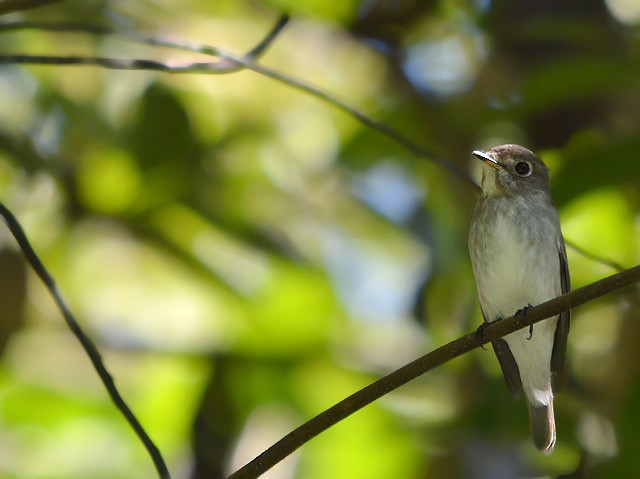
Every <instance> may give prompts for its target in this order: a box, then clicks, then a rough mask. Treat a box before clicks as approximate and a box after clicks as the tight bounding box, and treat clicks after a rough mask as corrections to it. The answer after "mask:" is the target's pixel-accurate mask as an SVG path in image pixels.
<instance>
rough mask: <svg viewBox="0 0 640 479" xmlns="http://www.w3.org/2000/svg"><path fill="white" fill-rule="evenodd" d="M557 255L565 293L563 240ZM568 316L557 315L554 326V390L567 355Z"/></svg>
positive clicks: (560, 381)
mask: <svg viewBox="0 0 640 479" xmlns="http://www.w3.org/2000/svg"><path fill="white" fill-rule="evenodd" d="M558 256H559V258H560V285H561V287H562V294H565V293H568V292H569V289H570V282H569V266H568V263H567V250H566V248H565V246H564V242H563V241H562V242H561V244H560V246H559V247H558ZM570 316H571V312H570V311H565V312H564V313H562V314H560V316H558V325H557V326H556V335H555V339H554V342H553V351H552V353H551V384H552V385H553V390H554V391H556V390H558V389H559V388H560V387H561V386H562V382H563V379H564V358H565V356H566V355H567V337H568V336H569V317H570Z"/></svg>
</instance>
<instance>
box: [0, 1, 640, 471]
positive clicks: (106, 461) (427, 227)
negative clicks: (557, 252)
mask: <svg viewBox="0 0 640 479" xmlns="http://www.w3.org/2000/svg"><path fill="white" fill-rule="evenodd" d="M283 11H286V12H288V13H290V14H291V15H292V21H291V22H290V24H289V25H288V26H287V28H286V29H285V30H284V32H283V33H282V34H281V35H280V36H279V37H278V38H277V39H276V41H275V42H274V44H273V46H272V48H271V49H270V50H269V51H268V52H267V54H266V55H265V56H264V58H263V59H261V62H263V63H264V64H265V65H268V66H270V67H271V68H274V69H276V70H278V71H281V72H283V73H284V74H286V75H289V76H292V77H294V78H297V79H300V80H302V81H304V82H306V83H309V84H311V85H313V86H315V87H316V88H319V89H321V90H324V91H328V92H330V93H332V94H334V95H335V96H337V97H338V98H340V99H341V100H343V101H344V102H346V103H348V104H349V105H352V106H354V107H356V108H358V109H360V110H362V111H363V112H366V113H367V114H368V115H370V116H371V117H372V118H374V119H377V120H381V121H384V122H385V123H387V124H388V125H390V126H392V127H393V128H394V129H396V130H398V131H399V132H401V133H402V134H403V135H405V136H407V137H408V138H410V139H411V140H412V141H413V142H415V143H416V144H417V145H420V146H422V147H424V148H427V149H428V150H429V151H433V152H435V153H436V154H437V155H438V156H439V157H441V158H444V159H446V160H447V161H450V162H453V163H455V164H456V165H458V167H459V168H461V169H463V170H464V171H468V173H469V174H470V175H472V176H473V177H477V173H478V172H477V165H476V164H475V163H474V161H475V160H473V159H472V157H471V156H470V154H469V152H470V151H471V150H472V149H474V148H482V147H489V146H493V145H495V144H499V143H505V142H509V143H520V144H523V145H526V146H528V147H529V148H531V149H534V150H535V151H537V152H539V153H540V155H541V156H542V157H543V159H544V160H545V161H546V162H547V164H548V166H549V167H550V168H551V171H552V189H553V194H554V197H555V199H556V202H557V205H558V207H559V210H560V215H561V220H562V226H563V229H564V232H565V236H566V238H567V239H568V240H570V241H571V242H573V243H574V244H576V245H578V246H580V247H582V248H584V249H585V250H587V251H588V252H590V253H592V254H594V255H597V256H599V257H602V258H605V259H607V260H612V261H614V262H616V263H618V264H620V265H622V266H627V267H629V266H633V265H635V264H637V263H638V262H639V260H640V247H639V243H640V242H639V238H640V231H639V229H640V221H639V220H640V217H639V210H640V195H639V194H638V191H639V189H638V186H639V183H640V181H639V180H640V115H638V111H639V110H640V75H639V73H640V29H639V27H638V22H640V3H638V2H637V1H634V0H608V1H602V0H580V1H578V0H570V1H564V2H556V1H552V0H542V1H536V2H532V1H530V0H516V1H507V0H496V1H491V0H466V1H465V0H439V1H438V0H430V1H417V0H415V1H412V0H396V1H385V0H363V1H357V0H348V1H341V2H335V1H327V0H314V1H304V2H297V1H290V0H268V1H267V0H265V1H259V0H246V1H244V0H235V1H224V0H220V1H216V2H207V1H203V0H190V1H184V0H180V1H178V0H163V1H147V0H140V1H136V2H106V1H100V0H89V1H87V0H82V1H80V0H68V1H61V2H58V3H54V4H51V5H48V6H44V7H42V8H37V9H33V10H29V11H24V12H20V11H19V12H14V13H12V14H9V15H4V16H3V17H2V18H1V19H0V20H2V21H17V20H47V21H57V22H65V21H76V22H86V23H94V24H100V25H107V26H111V27H114V28H118V29H127V30H129V31H137V32H143V33H147V34H153V35H166V36H170V37H175V38H180V39H184V40H192V41H195V42H201V43H207V44H212V45H215V46H218V47H224V48H227V49H229V50H231V51H234V52H237V53H241V52H243V51H246V50H247V49H249V48H251V47H252V46H253V45H254V44H255V43H256V42H257V41H259V40H260V38H262V36H264V35H265V34H266V32H267V31H268V30H269V29H270V28H271V26H272V24H273V23H274V22H275V21H276V19H277V18H278V16H279V15H280V14H281V13H282V12H283ZM0 50H1V52H2V53H4V54H12V53H30V54H47V55H91V56H96V55H102V56H110V57H116V58H149V59H156V60H160V61H164V62H167V63H170V64H178V63H179V62H184V61H193V60H194V59H198V60H202V58H201V57H197V56H194V55H189V54H187V53H183V52H177V51H171V50H166V49H153V48H151V47H148V46H144V45H139V44H136V43H132V42H126V41H123V40H121V39H116V38H112V37H104V38H103V37H90V36H87V35H82V34H68V33H66V34H65V33H45V32H39V31H20V32H12V33H8V32H3V33H2V34H1V35H0ZM0 198H1V200H2V202H4V203H5V204H6V205H7V206H8V207H9V208H10V209H11V210H12V211H13V212H14V213H15V214H16V216H17V217H18V218H19V219H20V221H21V222H22V224H23V226H24V227H25V229H26V230H27V232H28V235H29V237H30V239H31V240H32V242H33V244H34V246H35V248H36V250H37V251H38V253H39V254H40V255H41V257H42V260H43V261H44V263H45V264H46V265H47V267H48V268H49V269H50V271H51V273H52V274H53V276H54V277H55V278H56V280H57V281H58V283H59V285H60V288H61V290H62V292H63V295H64V297H65V298H66V299H67V300H68V302H69V304H70V305H71V308H72V309H73V311H74V312H75V313H76V315H77V316H78V318H79V320H80V322H81V323H82V325H83V326H84V327H85V328H86V329H87V331H88V332H89V333H90V335H91V336H92V337H93V338H94V339H95V341H96V342H97V344H98V346H99V348H100V349H101V351H102V352H103V353H104V355H105V360H106V362H107V365H108V367H109V368H110V370H111V372H112V373H113V375H114V377H115V378H116V383H117V385H118V386H119V387H120V389H121V391H122V393H123V395H124V397H125V398H126V399H127V400H128V401H129V403H130V405H131V407H132V408H133V409H134V411H135V412H136V413H137V414H138V415H139V418H140V420H141V421H142V423H143V424H144V425H145V427H146V428H147V430H148V432H149V434H150V435H151V436H152V437H153V438H154V440H156V441H157V443H158V445H159V447H160V449H161V450H162V452H163V453H164V455H165V457H166V459H167V461H168V463H169V467H170V469H171V471H172V473H173V475H174V477H175V478H187V477H193V478H204V477H206V478H221V477H224V476H225V474H227V473H229V472H230V471H232V470H235V469H237V468H238V467H239V466H240V465H242V464H244V463H245V462H247V461H248V460H249V459H251V458H252V457H253V456H255V455H256V454H257V453H259V452H260V451H262V450H263V449H264V448H266V447H267V446H269V445H270V444H272V443H273V442H275V441H276V440H277V439H279V438H280V437H281V436H283V435H284V434H285V433H287V432H288V431H290V430H291V429H293V428H294V427H296V426H298V425H299V424H301V423H302V422H303V421H305V420H306V419H309V418H311V417H312V416H314V415H315V414H317V413H319V412H320V411H322V410H323V409H325V408H327V407H329V406H331V405H332V404H334V403H335V402H337V401H338V400H340V399H342V398H344V397H345V396H347V395H349V394H350V393H352V392H354V391H356V390H357V389H359V388H361V387H363V386H365V385H366V384H368V383H370V382H371V381H373V380H375V379H376V378H378V377H380V376H381V375H383V374H385V373H388V372H390V371H391V370H393V369H395V368H397V367H399V366H402V365H403V364H405V363H406V362H408V361H410V360H412V359H414V358H415V357H417V356H419V355H422V354H424V353H426V352H428V351H429V350H431V349H433V348H435V347H437V346H439V345H442V344H444V343H445V342H447V341H449V340H452V339H454V338H456V337H457V336H459V335H462V334H464V333H467V332H469V331H472V330H473V329H475V328H476V327H477V326H478V325H479V324H480V321H481V316H480V313H479V310H478V307H477V304H476V297H475V285H474V282H473V277H472V274H471V268H470V263H469V258H468V253H467V247H466V238H467V232H468V224H469V221H470V216H471V211H472V208H473V205H474V203H475V199H476V191H475V190H474V188H473V187H471V186H470V185H469V184H468V183H466V182H464V181H461V180H460V179H459V178H456V177H455V176H454V175H452V174H451V173H450V172H448V171H446V170H444V169H442V168H440V167H438V166H435V165H434V164H433V163H432V162H430V161H428V160H427V159H424V158H418V157H416V156H414V155H412V154H411V153H409V152H408V151H407V150H406V149H404V148H402V147H401V146H399V145H398V144H396V143H394V142H393V141H391V140H389V139H388V138H386V137H384V136H383V135H381V134H380V133H378V132H376V131H373V130H371V129H370V128H368V127H366V126H363V125H362V124H361V123H359V122H358V121H356V120H354V119H353V118H352V117H350V116H348V115H346V114H345V113H343V112H341V111H339V110H337V109H336V108H335V107H333V106H331V105H329V104H327V103H325V102H322V101H320V100H318V99H316V98H313V97H311V96H310V95H308V94H306V93H304V92H301V91H299V90H296V89H294V88H292V87H290V86H286V85H283V84H282V83H279V82H277V81H273V80H271V79H268V78H265V77H263V76H261V75H259V74H256V73H254V72H251V71H246V70H245V71H241V72H238V73H234V74H230V75H221V76H212V75H202V74H189V75H168V74H163V73H157V72H148V71H147V72H140V71H109V70H104V69H99V68H95V67H42V66H24V65H3V66H2V67H0ZM0 251H1V252H0V346H1V347H2V356H1V362H0V476H1V477H3V478H16V479H18V478H19V479H63V478H64V479H80V478H82V479H88V478H89V479H94V478H95V479H100V478H104V479H128V478H141V477H154V470H153V467H152V465H151V461H150V460H149V458H148V457H147V456H146V454H145V452H144V450H143V448H142V446H141V445H140V444H139V443H138V441H137V439H136V438H135V437H134V435H133V433H132V432H131V431H130V430H129V428H128V426H127V425H126V424H125V423H124V421H123V419H122V418H121V417H120V416H119V414H118V413H117V412H116V410H115V408H114V407H113V406H112V404H111V403H110V401H109V399H108V398H107V396H106V393H105V391H104V389H103V387H102V385H101V384H100V383H99V381H98V379H97V376H96V374H95V372H94V371H93V370H92V368H91V366H90V364H89V361H88V359H87V358H86V357H85V355H84V354H83V352H82V351H81V349H80V347H79V346H78V344H77V343H76V341H75V340H74V338H73V337H72V336H71V334H70V333H69V332H68V330H67V329H66V328H65V326H64V323H63V321H62V318H61V316H60V314H59V312H58V311H57V310H56V309H55V307H54V305H53V302H52V301H51V299H50V297H49V296H48V293H47V291H46V290H45V289H44V287H43V285H42V284H40V283H39V281H38V280H37V278H36V277H35V276H34V275H33V273H32V272H31V271H29V270H28V269H27V268H26V266H25V264H24V261H23V260H22V259H21V255H20V253H19V252H18V250H17V248H16V245H15V242H14V241H13V239H12V238H11V236H10V235H9V233H8V232H7V231H6V230H2V231H0ZM569 260H570V269H571V274H572V283H573V286H574V287H579V286H582V285H585V284H588V283H590V282H592V281H594V280H596V279H599V278H601V277H604V276H606V275H609V274H612V273H613V272H615V269H614V268H612V267H611V266H610V265H607V264H603V263H602V262H599V261H594V260H593V259H590V258H589V257H586V256H584V255H582V254H578V253H577V252H576V250H574V249H570V250H569ZM639 302H640V301H639V300H638V290H637V289H636V288H627V289H625V290H623V291H621V292H619V293H616V294H612V295H609V296H608V297H606V298H604V299H601V300H598V301H594V302H592V303H590V304H588V305H586V306H583V307H581V308H579V309H577V310H576V311H574V316H573V323H572V330H571V335H570V340H569V343H570V346H569V355H568V372H569V374H568V383H567V384H566V386H565V388H564V390H563V392H562V393H561V394H559V396H558V397H557V400H556V414H557V423H558V443H557V446H556V449H555V451H554V453H553V454H552V455H550V456H542V455H540V454H539V453H537V452H536V451H535V449H534V447H533V446H532V444H531V442H530V440H529V434H528V422H527V413H526V407H525V404H524V402H523V400H522V398H521V399H519V400H517V399H514V398H512V397H510V396H509V394H508V392H507V389H506V387H505V385H504V382H503V379H502V377H501V375H500V372H499V368H498V365H497V361H496V360H495V358H494V356H493V354H492V353H491V352H489V351H487V352H483V351H480V350H479V351H474V352H473V353H471V354H468V355H466V356H464V357H462V358H459V359H457V360H454V361H452V362H451V363H449V364H446V365H445V366H443V367H441V368H439V369H437V370H435V371H433V372H430V373H429V374H427V375H425V376H423V377H421V378H419V379H418V380H416V381H414V382H412V383H410V384H409V385H406V386H404V387H402V388H401V389H400V390H398V391H396V392H393V393H392V394H389V395H387V396H386V397H384V398H383V399H382V400H380V401H377V402H376V403H374V404H373V405H371V406H369V407H367V408H365V409H364V410H362V411H360V412H358V413H357V414H356V415H354V416H353V417H350V418H348V419H347V420H345V421H343V422H341V423H340V424H338V425H337V426H335V427H333V428H331V429H330V430H329V431H327V432H325V433H323V434H322V435H320V436H319V437H317V438H315V439H313V440H312V441H311V442H310V443H309V444H307V445H305V446H304V447H303V448H302V450H300V451H299V452H298V453H296V454H295V455H294V456H292V457H289V458H288V459H286V460H285V461H284V462H282V463H281V464H280V465H279V466H277V467H276V468H275V469H273V470H272V471H270V472H269V473H268V474H267V475H265V477H269V478H272V479H273V478H281V479H288V478H301V479H325V478H329V477H330V478H367V479H387V478H407V479H411V478H452V477H460V478H494V479H496V478H497V479H501V478H515V477H531V476H547V477H556V476H562V477H588V478H609V477H629V475H630V474H632V472H637V470H638V469H639V468H640V456H639V455H638V451H639V450H640V435H639V434H638V433H637V431H638V430H639V429H640V381H639V378H640V369H639V367H638V365H639V364H640V363H639V362H638V355H637V351H638V344H639V343H638V341H639V339H638V338H640V317H639V316H640V308H639V306H640V305H639Z"/></svg>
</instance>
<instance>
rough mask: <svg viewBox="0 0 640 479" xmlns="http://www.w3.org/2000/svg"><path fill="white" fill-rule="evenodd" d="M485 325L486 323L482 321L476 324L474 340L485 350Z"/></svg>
mask: <svg viewBox="0 0 640 479" xmlns="http://www.w3.org/2000/svg"><path fill="white" fill-rule="evenodd" d="M486 327H487V323H482V324H481V325H480V326H478V329H476V342H477V343H478V345H479V346H480V347H481V348H482V349H483V350H484V351H486V350H487V348H485V347H484V344H483V343H484V328H486Z"/></svg>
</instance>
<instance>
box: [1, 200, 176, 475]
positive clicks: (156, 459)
mask: <svg viewBox="0 0 640 479" xmlns="http://www.w3.org/2000/svg"><path fill="white" fill-rule="evenodd" d="M0 215H1V216H2V218H3V219H4V222H5V224H6V225H7V227H8V228H9V231H11V234H13V237H14V238H15V239H16V241H17V242H18V245H19V246H20V249H21V250H22V253H23V254H24V257H25V258H26V260H27V262H28V263H29V265H30V266H31V267H32V268H33V270H34V271H35V273H36V274H37V275H38V277H39V278H40V280H41V281H42V282H43V283H44V285H45V286H46V287H47V289H48V290H49V293H51V296H52V297H53V300H54V301H55V303H56V305H57V306H58V309H60V312H61V313H62V316H63V317H64V319H65V321H66V323H67V326H69V329H71V332H73V334H74V335H75V337H76V338H77V339H78V341H79V342H80V344H81V346H82V348H83V349H84V351H85V352H86V353H87V356H89V359H90V360H91V363H92V364H93V367H94V368H95V370H96V372H97V373H98V376H99V377H100V380H101V381H102V383H103V384H104V386H105V388H106V389H107V392H108V393H109V396H110V397H111V400H112V401H113V403H114V404H115V406H116V408H117V409H118V410H119V411H120V412H121V413H122V415H123V416H124V417H125V419H126V420H127V422H128V423H129V425H130V426H131V427H132V428H133V430H134V431H135V433H136V435H137V436H138V438H140V440H141V441H142V443H143V444H144V447H145V448H146V450H147V452H148V453H149V455H150V456H151V459H152V460H153V463H154V465H155V467H156V470H157V471H158V476H159V477H160V478H161V479H171V475H170V474H169V469H168V468H167V465H166V464H165V462H164V459H163V458H162V454H161V453H160V450H159V449H158V448H157V447H156V445H155V444H154V443H153V441H152V440H151V438H150V437H149V435H148V434H147V433H146V431H145V430H144V428H143V427H142V425H141V424H140V422H139V421H138V419H137V418H136V416H135V415H134V414H133V412H132V411H131V409H130V408H129V406H128V405H127V403H126V402H125V401H124V399H123V398H122V396H121V395H120V392H119V391H118V388H117V387H116V385H115V383H114V381H113V377H112V376H111V374H109V371H108V370H107V368H106V367H105V365H104V361H103V360H102V357H101V355H100V352H99V351H98V348H97V347H96V346H95V344H94V343H93V341H92V340H91V338H89V336H87V335H86V334H85V332H84V331H83V330H82V328H81V327H80V325H79V324H78V322H77V321H76V319H75V317H74V316H73V314H72V313H71V310H70V309H69V307H68V306H67V304H66V303H65V301H64V299H63V298H62V295H61V294H60V291H59V290H58V287H57V285H56V283H55V281H54V280H53V278H52V277H51V275H50V274H49V273H48V271H47V270H46V268H45V267H44V265H43V264H42V262H41V261H40V259H39V258H38V255H37V254H36V252H35V251H34V250H33V248H32V247H31V244H30V243H29V240H28V239H27V236H26V234H25V232H24V230H23V229H22V227H21V226H20V223H19V222H18V220H17V219H16V218H15V217H14V216H13V214H12V213H11V211H9V209H8V208H7V207H6V206H5V205H4V204H2V203H0Z"/></svg>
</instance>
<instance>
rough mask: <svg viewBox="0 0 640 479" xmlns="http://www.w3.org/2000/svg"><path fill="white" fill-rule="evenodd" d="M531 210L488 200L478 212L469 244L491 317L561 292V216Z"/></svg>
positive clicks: (483, 301) (484, 307)
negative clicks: (503, 207) (502, 206)
mask: <svg viewBox="0 0 640 479" xmlns="http://www.w3.org/2000/svg"><path fill="white" fill-rule="evenodd" d="M485 206H486V205H485ZM529 213H531V212H530V211H527V208H523V209H522V211H518V209H517V208H514V207H510V208H507V211H506V212H501V209H500V208H493V207H491V205H489V209H488V210H486V211H482V209H480V211H477V212H476V215H475V217H474V221H473V223H472V228H471V232H470V237H469V249H470V253H471V260H472V263H473V269H474V274H475V277H476V284H477V288H478V296H479V300H480V305H481V307H482V310H483V313H484V314H485V316H486V318H485V319H486V320H487V321H493V320H495V319H497V318H502V317H507V316H510V315H512V314H514V313H515V312H516V311H518V310H519V309H521V308H523V307H525V306H527V305H529V304H531V305H536V304H540V303H543V302H545V301H547V300H549V299H552V298H554V297H556V296H558V295H559V294H560V293H561V285H560V260H559V255H558V231H559V227H558V228H556V226H555V224H554V220H555V221H556V222H557V219H556V218H557V216H556V215H555V211H553V214H552V215H551V217H545V215H534V216H532V215H530V214H529ZM528 214H529V215H528Z"/></svg>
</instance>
